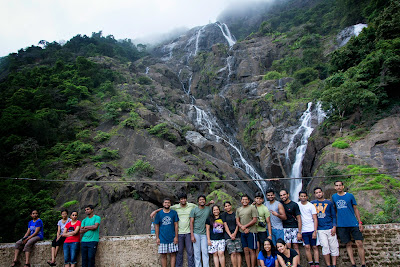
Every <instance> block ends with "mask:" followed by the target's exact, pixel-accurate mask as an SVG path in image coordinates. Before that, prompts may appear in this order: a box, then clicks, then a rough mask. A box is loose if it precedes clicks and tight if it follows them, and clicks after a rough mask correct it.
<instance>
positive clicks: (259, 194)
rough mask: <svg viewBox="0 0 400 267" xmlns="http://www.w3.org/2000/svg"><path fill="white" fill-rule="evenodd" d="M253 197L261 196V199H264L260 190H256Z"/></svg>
mask: <svg viewBox="0 0 400 267" xmlns="http://www.w3.org/2000/svg"><path fill="white" fill-rule="evenodd" d="M255 197H261V198H262V199H264V195H263V193H261V192H257V193H256V195H255Z"/></svg>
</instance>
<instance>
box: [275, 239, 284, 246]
mask: <svg viewBox="0 0 400 267" xmlns="http://www.w3.org/2000/svg"><path fill="white" fill-rule="evenodd" d="M276 243H277V244H278V243H281V244H283V245H286V243H285V241H283V239H282V238H278V240H276Z"/></svg>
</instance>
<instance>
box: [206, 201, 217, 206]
mask: <svg viewBox="0 0 400 267" xmlns="http://www.w3.org/2000/svg"><path fill="white" fill-rule="evenodd" d="M214 203H215V201H214V200H210V202H208V203H206V206H210V205H212V204H214Z"/></svg>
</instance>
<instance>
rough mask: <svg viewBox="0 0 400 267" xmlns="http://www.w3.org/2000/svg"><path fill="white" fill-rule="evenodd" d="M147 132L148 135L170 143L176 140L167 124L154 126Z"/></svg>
mask: <svg viewBox="0 0 400 267" xmlns="http://www.w3.org/2000/svg"><path fill="white" fill-rule="evenodd" d="M148 132H149V134H152V135H155V136H157V137H160V138H163V139H166V140H168V141H171V142H173V141H175V140H176V136H175V135H173V134H172V133H171V131H170V129H169V127H168V124H167V123H165V122H164V123H160V124H157V125H156V126H154V127H152V128H150V129H149V130H148Z"/></svg>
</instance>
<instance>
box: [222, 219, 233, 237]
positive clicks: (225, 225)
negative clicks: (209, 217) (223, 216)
mask: <svg viewBox="0 0 400 267" xmlns="http://www.w3.org/2000/svg"><path fill="white" fill-rule="evenodd" d="M224 229H225V232H226V233H227V234H228V235H229V237H230V238H231V239H232V233H231V230H229V227H228V224H227V223H226V222H224Z"/></svg>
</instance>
